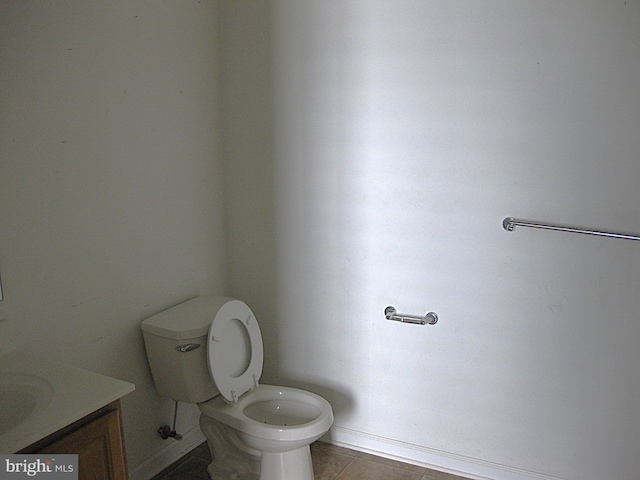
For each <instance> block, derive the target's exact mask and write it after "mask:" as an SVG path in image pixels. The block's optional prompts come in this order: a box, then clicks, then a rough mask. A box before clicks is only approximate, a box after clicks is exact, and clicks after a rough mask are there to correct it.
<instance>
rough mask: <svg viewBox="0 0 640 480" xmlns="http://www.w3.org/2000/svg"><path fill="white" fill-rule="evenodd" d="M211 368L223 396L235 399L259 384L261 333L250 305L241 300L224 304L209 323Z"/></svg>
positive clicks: (261, 360)
mask: <svg viewBox="0 0 640 480" xmlns="http://www.w3.org/2000/svg"><path fill="white" fill-rule="evenodd" d="M207 356H208V357H209V372H210V373H211V378H212V379H213V383H215V385H216V387H217V388H218V390H220V393H221V394H222V396H223V397H224V398H225V399H226V400H227V401H229V402H235V401H237V400H238V398H239V397H240V395H242V394H243V393H245V392H246V391H248V390H250V389H252V388H253V387H254V386H257V385H258V380H259V379H260V376H261V375H262V362H263V349H262V335H261V334H260V327H259V326H258V321H257V320H256V317H255V315H254V314H253V312H252V311H251V309H250V308H249V307H248V306H247V305H246V304H245V303H244V302H241V301H240V300H229V301H228V302H227V303H225V304H224V305H222V307H220V309H219V310H218V312H217V313H216V316H215V317H214V319H213V321H212V322H211V326H210V327H209V340H208V348H207Z"/></svg>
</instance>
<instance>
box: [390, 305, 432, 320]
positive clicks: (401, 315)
mask: <svg viewBox="0 0 640 480" xmlns="http://www.w3.org/2000/svg"><path fill="white" fill-rule="evenodd" d="M384 316H385V318H386V319H387V320H393V321H394V322H402V323H413V324H415V325H427V324H429V325H435V324H436V323H438V315H437V314H436V313H435V312H429V313H427V314H426V315H425V316H424V317H419V316H417V315H405V314H404V313H398V310H396V307H392V306H388V307H387V308H385V309H384Z"/></svg>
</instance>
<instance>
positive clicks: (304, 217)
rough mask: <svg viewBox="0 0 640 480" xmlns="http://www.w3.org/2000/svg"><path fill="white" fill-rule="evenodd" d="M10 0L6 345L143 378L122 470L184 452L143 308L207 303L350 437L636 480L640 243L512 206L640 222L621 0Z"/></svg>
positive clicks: (448, 456)
mask: <svg viewBox="0 0 640 480" xmlns="http://www.w3.org/2000/svg"><path fill="white" fill-rule="evenodd" d="M0 8H1V10H0V22H1V23H0V35H2V37H1V38H0V64H1V65H2V66H3V67H2V72H1V75H0V82H1V85H0V87H1V89H0V102H1V103H0V111H1V112H2V114H0V122H2V123H1V125H2V129H1V135H2V142H0V225H1V226H0V271H1V272H2V277H3V287H4V294H5V301H3V302H2V303H0V319H3V320H5V321H3V322H0V329H1V330H2V331H1V332H0V341H2V347H3V348H4V347H6V346H12V345H15V346H18V347H19V348H28V349H31V350H33V351H36V352H38V353H39V354H41V355H42V356H44V357H45V358H49V359H56V360H65V361H69V362H71V363H73V364H76V365H80V366H85V367H88V368H90V369H93V370H96V371H99V372H101V373H105V374H109V375H113V376H115V377H118V378H122V379H125V380H129V381H131V382H133V383H135V384H136V391H135V393H133V394H131V395H129V396H127V397H125V399H124V414H125V435H126V441H127V449H128V454H129V464H130V468H131V470H132V471H133V473H134V476H135V477H137V478H147V477H146V476H145V475H147V474H149V473H150V472H151V471H152V470H153V469H154V468H159V467H161V466H162V465H161V463H162V461H164V460H167V459H168V458H169V456H170V454H169V453H167V448H173V449H174V450H175V449H176V448H178V449H180V448H187V447H180V446H179V445H178V446H177V447H176V446H175V445H177V444H175V443H174V444H173V445H174V446H172V447H167V445H169V444H167V443H166V442H163V441H162V440H159V439H157V438H156V437H155V436H154V433H155V429H156V428H157V426H158V425H159V424H161V423H166V422H167V421H170V418H171V414H172V404H171V403H170V402H169V401H167V400H164V399H161V398H160V397H158V396H157V394H156V393H155V390H154V388H153V385H152V383H151V377H150V375H149V372H148V368H147V365H146V360H145V358H144V350H143V345H142V339H141V336H140V332H139V324H140V321H141V320H142V319H144V318H146V317H147V316H149V315H151V314H153V313H155V312H157V311H159V310H162V309H164V308H166V307H168V306H170V305H173V304H175V303H179V302H180V301H182V300H185V299H187V298H189V297H192V296H195V295H198V294H204V293H213V292H216V293H228V294H231V295H234V296H237V297H239V298H242V299H244V300H246V301H247V302H248V303H249V304H250V305H251V306H252V308H253V309H254V310H255V311H256V313H257V315H258V317H259V318H260V321H261V325H262V330H263V336H264V339H265V351H266V355H267V358H266V363H265V374H264V380H265V381H266V382H281V383H286V384H292V385H299V386H306V387H308V388H311V389H313V390H315V391H317V392H319V393H322V394H323V395H325V396H326V397H327V398H329V399H330V400H331V402H332V404H333V406H334V410H335V413H336V426H335V428H334V429H333V431H332V432H331V435H330V439H331V440H332V441H334V442H336V443H343V444H351V445H353V446H355V447H357V448H360V449H363V450H371V451H378V452H379V453H382V454H385V455H388V456H397V457H403V458H406V459H409V460H411V461H415V462H417V463H424V464H432V465H437V466H439V467H442V468H448V469H450V470H457V471H464V472H466V473H468V474H469V475H470V476H473V477H477V478H480V477H481V476H484V477H489V478H509V479H515V478H527V479H530V478H538V479H539V478H545V479H548V478H554V477H555V478H566V479H568V478H580V479H585V480H590V479H600V478H616V479H618V478H619V479H627V478H637V477H638V476H640V463H639V462H640V461H639V460H638V459H637V451H638V447H639V446H640V445H639V443H640V439H639V438H638V434H637V432H638V431H640V413H639V411H638V409H637V405H636V403H637V401H636V399H637V398H638V397H639V394H640V385H639V382H638V378H637V369H638V366H639V365H640V353H639V352H638V349H637V348H636V346H637V343H638V340H639V339H640V332H639V329H640V323H639V320H640V319H639V318H638V314H637V312H638V311H640V308H638V307H640V305H639V304H638V303H639V302H640V300H639V299H638V295H637V294H636V288H637V286H638V285H640V281H639V280H640V278H638V276H639V275H640V274H639V273H638V272H640V269H639V268H638V266H639V265H638V262H640V260H639V258H640V257H638V252H637V248H638V246H637V245H636V244H635V243H634V242H623V241H616V240H606V239H598V238H593V237H582V236H576V235H569V234H559V233H549V232H538V231H533V230H524V229H519V230H517V231H516V232H514V233H507V232H504V231H503V230H502V228H501V225H500V224H501V221H502V219H503V218H504V217H505V216H509V215H514V216H521V217H524V218H532V219H542V220H549V221H557V222H567V223H572V224H584V225H593V226H596V227H600V228H611V229H619V230H636V231H637V230H638V229H637V228H635V227H634V225H637V224H639V222H638V220H639V217H640V215H639V214H638V212H637V211H636V209H635V208H634V206H635V205H638V204H639V203H638V201H639V200H640V199H639V198H638V196H639V195H640V193H639V192H638V189H637V183H638V179H640V164H638V162H637V155H638V151H639V150H640V149H639V147H640V145H639V144H640V137H639V136H638V135H637V129H638V124H639V120H640V118H639V117H640V108H639V107H640V105H639V104H640V96H639V95H638V93H639V92H638V86H637V78H638V74H640V57H638V55H637V51H638V46H639V44H640V28H639V27H640V12H639V10H640V5H639V3H638V2H637V1H627V2H622V1H620V2H618V1H615V2H609V1H606V2H605V1H594V2H582V1H566V2H551V1H548V2H546V1H545V2H499V1H495V0H488V1H486V2H408V1H401V2H377V1H375V2H374V1H367V2H364V1H362V2H360V1H350V2H313V3H311V2H309V3H302V2H293V1H291V2H286V1H276V2H272V3H270V4H267V3H265V2H220V3H219V4H218V3H216V4H212V3H211V2H202V3H199V2H180V3H179V4H153V5H150V4H146V3H143V2H131V1H127V2H109V3H108V4H105V3H103V2H64V3H58V4H56V5H55V6H54V5H53V4H47V3H42V2H24V1H23V2H3V3H2V5H1V7H0ZM218 9H219V10H218ZM7 66H10V67H9V68H8V67H7ZM223 120H224V121H223ZM390 304H391V305H395V306H396V307H397V308H398V309H399V310H401V311H403V312H407V313H414V314H419V313H424V312H426V311H427V310H434V311H436V312H437V313H438V314H439V316H440V322H439V323H438V324H437V325H436V326H433V327H414V326H409V325H400V324H396V323H391V322H387V321H385V320H384V319H383V310H384V307H386V306H387V305H390ZM183 409H184V410H183V412H184V414H183V417H182V420H181V423H179V429H180V430H182V431H190V432H192V431H193V429H194V427H195V425H196V419H197V411H196V410H195V409H193V408H187V407H183ZM173 454H175V451H174V452H173V453H171V455H173Z"/></svg>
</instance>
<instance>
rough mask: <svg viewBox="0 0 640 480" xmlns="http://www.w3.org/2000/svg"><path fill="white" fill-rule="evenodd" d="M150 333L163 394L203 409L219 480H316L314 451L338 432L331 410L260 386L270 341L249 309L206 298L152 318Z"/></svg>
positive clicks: (309, 397) (297, 393)
mask: <svg viewBox="0 0 640 480" xmlns="http://www.w3.org/2000/svg"><path fill="white" fill-rule="evenodd" d="M142 331H143V336H144V342H145V347H146V350H147V357H148V359H149V365H150V366H151V372H152V374H153V379H154V382H155V384H156V388H157V389H158V391H159V392H160V393H161V394H163V395H166V396H168V397H169V398H172V399H174V400H176V401H182V402H189V403H197V404H198V406H199V407H200V412H201V415H200V426H201V429H202V431H203V433H204V435H205V437H206V438H207V442H208V443H209V448H210V449H211V454H212V457H213V461H212V462H211V464H210V465H209V469H208V471H209V476H210V477H211V478H212V479H215V480H217V479H218V478H257V474H259V478H260V479H261V480H313V466H312V464H311V453H310V450H309V445H310V444H311V443H312V442H314V441H315V440H317V439H318V438H320V437H321V436H322V435H324V434H325V433H326V432H327V431H328V430H329V428H330V427H331V425H332V423H333V412H332V410H331V405H330V404H329V402H327V401H326V400H325V399H324V398H322V397H320V396H318V395H316V394H314V393H311V392H307V391H304V390H299V389H295V388H288V387H277V386H271V385H260V384H259V383H258V381H259V380H260V376H261V374H262V362H263V347H262V336H261V334H260V327H259V326H258V322H257V320H256V317H255V315H254V314H253V312H252V311H251V309H250V308H249V307H248V306H247V305H246V304H244V303H243V302H241V301H239V300H234V299H232V298H228V297H221V296H206V297H198V298H195V299H193V300H189V301H187V302H185V303H182V304H180V305H177V306H175V307H172V308H170V309H168V310H165V311H164V312H161V313H159V314H157V315H154V316H152V317H150V318H148V319H146V320H145V321H144V322H142Z"/></svg>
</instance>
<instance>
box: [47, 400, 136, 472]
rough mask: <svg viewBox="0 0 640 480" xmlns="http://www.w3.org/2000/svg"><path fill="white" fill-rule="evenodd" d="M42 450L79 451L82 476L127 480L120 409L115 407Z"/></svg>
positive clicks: (49, 451) (53, 451)
mask: <svg viewBox="0 0 640 480" xmlns="http://www.w3.org/2000/svg"><path fill="white" fill-rule="evenodd" d="M40 451H41V452H42V453H70V452H73V453H77V454H78V478H79V480H125V479H126V478H127V470H126V465H125V460H124V445H123V442H122V436H121V432H120V418H119V410H111V411H109V412H107V413H105V414H104V415H102V416H101V417H99V418H97V419H95V420H93V421H92V422H90V423H88V424H86V425H84V426H82V427H81V428H79V429H78V430H75V431H73V432H71V433H69V434H67V435H65V436H64V437H62V438H60V439H59V440H57V441H55V442H54V443H52V444H50V445H48V446H47V447H45V448H43V449H42V450H40Z"/></svg>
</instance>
